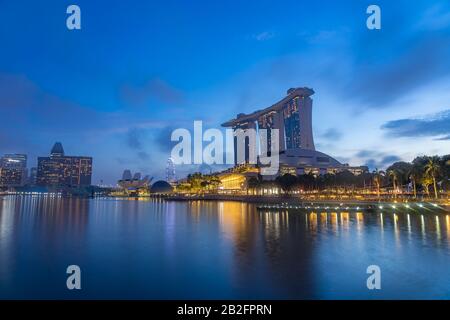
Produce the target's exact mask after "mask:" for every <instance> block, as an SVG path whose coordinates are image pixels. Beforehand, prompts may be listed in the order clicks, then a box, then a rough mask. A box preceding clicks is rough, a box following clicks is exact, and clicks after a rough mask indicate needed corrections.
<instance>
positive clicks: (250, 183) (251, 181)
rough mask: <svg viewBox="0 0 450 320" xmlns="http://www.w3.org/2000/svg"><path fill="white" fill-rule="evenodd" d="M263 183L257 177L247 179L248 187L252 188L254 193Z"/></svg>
mask: <svg viewBox="0 0 450 320" xmlns="http://www.w3.org/2000/svg"><path fill="white" fill-rule="evenodd" d="M260 185H261V183H260V181H259V179H258V178H256V177H251V178H250V179H248V181H247V189H252V190H253V193H255V192H254V191H255V189H257V188H258V187H259V186H260Z"/></svg>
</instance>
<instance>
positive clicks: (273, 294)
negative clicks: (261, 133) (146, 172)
mask: <svg viewBox="0 0 450 320" xmlns="http://www.w3.org/2000/svg"><path fill="white" fill-rule="evenodd" d="M71 264H77V265H79V266H80V267H81V270H82V290H81V291H69V290H67V289H66V276H67V275H66V273H65V271H66V268H67V266H68V265H71ZM371 264H376V265H379V266H380V267H381V272H382V274H381V279H382V290H380V291H369V290H367V288H366V279H367V276H368V275H367V274H366V268H367V266H369V265H371ZM0 298H44V299H49V298H75V299H78V298H125V299H129V298H145V299H147V298H150V299H152V298H158V299H197V298H203V299H205V298H206V299H217V298H247V299H260V298H261V299H262V298H264V299H269V298H275V299H298V298H320V299H334V298H352V299H353V298H438V299H443V298H447V299H449V298H450V216H449V215H448V214H447V215H445V214H443V215H436V214H434V213H430V211H428V210H423V212H417V211H416V212H413V213H411V214H409V215H408V214H407V213H398V214H397V215H394V213H393V212H392V211H386V210H385V211H384V212H383V213H382V214H381V213H380V212H372V213H369V212H360V213H356V212H349V213H333V212H327V213H325V212H323V213H322V212H317V213H311V212H305V211H300V210H292V211H286V210H284V211H278V212H276V211H271V212H268V211H258V210H257V209H256V208H255V206H254V205H250V204H242V203H237V202H193V203H186V202H162V201H157V200H149V201H134V200H116V199H62V198H50V197H44V196H39V197H38V196H35V197H32V196H7V197H3V199H2V198H0Z"/></svg>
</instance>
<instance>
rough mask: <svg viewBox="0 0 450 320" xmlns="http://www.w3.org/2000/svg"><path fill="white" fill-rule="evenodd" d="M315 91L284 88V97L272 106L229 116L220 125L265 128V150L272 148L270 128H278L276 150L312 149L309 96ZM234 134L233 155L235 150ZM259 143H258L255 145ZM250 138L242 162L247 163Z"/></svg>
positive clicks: (310, 101)
mask: <svg viewBox="0 0 450 320" xmlns="http://www.w3.org/2000/svg"><path fill="white" fill-rule="evenodd" d="M313 94H314V91H313V90H312V89H310V88H291V89H289V90H288V91H287V96H286V97H284V98H283V99H282V100H280V101H278V102H277V103H275V104H274V105H272V106H270V107H268V108H265V109H263V110H258V111H255V112H253V113H251V114H243V113H240V114H238V115H237V118H236V119H232V120H230V121H228V122H225V123H224V124H222V126H224V127H231V128H233V130H235V131H236V130H238V129H242V130H243V132H245V131H246V130H249V129H255V130H256V131H258V130H260V129H266V130H267V151H270V150H271V145H272V141H271V130H273V129H278V130H279V131H278V136H279V138H278V139H279V141H278V145H279V150H280V152H283V151H284V150H291V149H303V150H312V151H314V150H315V146H314V139H313V133H312V99H311V96H312V95H313ZM236 144H237V140H236V137H235V157H236V153H237V152H236V149H237V146H236ZM256 145H258V144H257V143H256V144H255V147H256ZM248 148H249V141H248V140H245V141H244V150H245V161H246V162H248V159H249V156H248V154H250V153H251V152H253V151H254V152H256V153H257V150H248Z"/></svg>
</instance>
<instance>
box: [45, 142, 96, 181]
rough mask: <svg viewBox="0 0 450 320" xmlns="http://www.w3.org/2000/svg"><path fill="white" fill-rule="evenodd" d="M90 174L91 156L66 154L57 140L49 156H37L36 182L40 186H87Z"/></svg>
mask: <svg viewBox="0 0 450 320" xmlns="http://www.w3.org/2000/svg"><path fill="white" fill-rule="evenodd" d="M91 176H92V158H91V157H78V156H66V155H65V154H64V149H63V147H62V144H61V143H59V142H57V143H55V145H54V146H53V148H52V151H51V153H50V157H39V158H38V167H37V176H36V184H37V185H40V186H89V185H91Z"/></svg>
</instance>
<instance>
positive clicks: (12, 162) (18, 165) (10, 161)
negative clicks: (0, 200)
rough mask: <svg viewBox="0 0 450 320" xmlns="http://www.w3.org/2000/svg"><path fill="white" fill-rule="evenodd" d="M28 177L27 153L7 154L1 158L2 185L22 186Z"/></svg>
mask: <svg viewBox="0 0 450 320" xmlns="http://www.w3.org/2000/svg"><path fill="white" fill-rule="evenodd" d="M26 179H27V155H26V154H5V155H4V156H3V157H2V158H0V186H2V187H20V186H23V185H24V184H25V182H26Z"/></svg>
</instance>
